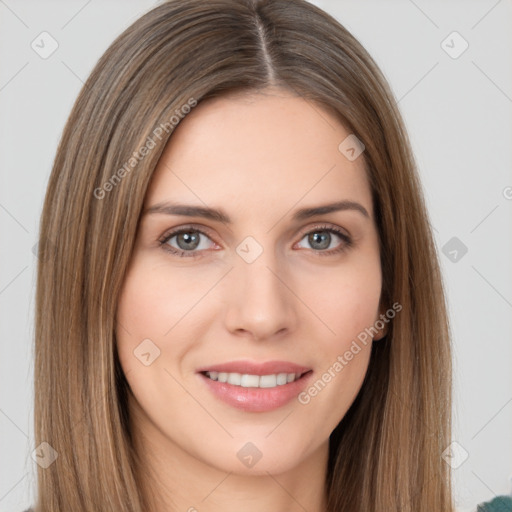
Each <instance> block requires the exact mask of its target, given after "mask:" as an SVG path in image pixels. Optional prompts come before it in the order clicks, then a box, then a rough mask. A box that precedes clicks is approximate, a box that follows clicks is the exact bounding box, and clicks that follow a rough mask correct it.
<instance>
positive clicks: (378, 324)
mask: <svg viewBox="0 0 512 512" xmlns="http://www.w3.org/2000/svg"><path fill="white" fill-rule="evenodd" d="M385 312H386V308H385V307H384V306H380V308H379V316H378V317H377V318H376V319H375V323H374V326H375V328H376V329H378V332H377V334H375V336H374V337H373V341H380V340H381V339H382V338H384V336H386V334H387V333H388V324H389V318H387V316H386V315H385Z"/></svg>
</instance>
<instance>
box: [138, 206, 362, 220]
mask: <svg viewBox="0 0 512 512" xmlns="http://www.w3.org/2000/svg"><path fill="white" fill-rule="evenodd" d="M347 210H352V211H356V212H359V213H361V214H362V215H363V216H364V217H366V218H368V219H369V218H370V215H369V213H368V211H367V210H366V208H365V207H364V206H363V205H362V204H360V203H357V202H355V201H338V202H335V203H329V204H324V205H320V206H314V207H311V208H301V209H299V210H297V211H296V212H295V213H294V214H293V216H292V220H294V221H301V220H305V219H309V218H310V217H314V216H316V215H325V214H326V213H331V212H337V211H347ZM154 213H160V214H166V215H183V216H186V217H204V218H205V219H210V220H213V221H218V222H222V223H224V224H232V220H231V218H230V217H229V215H228V214H227V213H226V212H225V211H224V210H222V209H220V208H209V207H204V206H192V205H186V204H173V203H166V202H164V203H158V204H155V205H153V206H150V207H148V208H147V209H146V210H144V212H143V215H148V214H154Z"/></svg>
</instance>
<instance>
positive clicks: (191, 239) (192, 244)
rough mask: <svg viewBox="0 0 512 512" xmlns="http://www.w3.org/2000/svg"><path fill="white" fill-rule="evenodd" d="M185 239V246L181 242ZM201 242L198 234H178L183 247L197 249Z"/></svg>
mask: <svg viewBox="0 0 512 512" xmlns="http://www.w3.org/2000/svg"><path fill="white" fill-rule="evenodd" d="M183 240H184V246H183V245H182V244H181V243H180V242H181V241H183ZM198 243H199V236H198V234H197V233H196V234H193V235H190V234H189V233H180V234H179V235H178V245H179V246H180V247H181V249H191V248H192V249H195V248H196V247H197V245H198Z"/></svg>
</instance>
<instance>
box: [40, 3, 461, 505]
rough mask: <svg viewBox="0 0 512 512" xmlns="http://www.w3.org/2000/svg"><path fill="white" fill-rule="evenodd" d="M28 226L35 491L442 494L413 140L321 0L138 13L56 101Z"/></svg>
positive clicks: (434, 321)
mask: <svg viewBox="0 0 512 512" xmlns="http://www.w3.org/2000/svg"><path fill="white" fill-rule="evenodd" d="M39 247H40V250H41V257H40V259H39V267H38V282H37V298H36V300H37V315H36V364H35V367H36V372H35V382H36V390H35V391H36V398H35V401H36V404H35V433H36V445H38V446H40V447H41V450H42V451H41V454H42V458H43V459H44V460H45V464H40V467H39V468H38V503H37V507H36V508H35V510H37V511H38V512H42V511H50V510H51V511H60V510H62V511H64V510H74V511H79V510H83V511H85V510H87V511H90V510H94V511H102V510H109V511H111V510H116V511H125V510H126V511H142V510H152V511H163V510H189V511H194V510H198V511H201V510H208V511H216V510H221V509H222V510H223V511H226V510H231V509H233V510H234V509H236V510H239V509H243V510H245V511H251V510H288V511H293V510H304V509H305V510H308V511H311V512H320V511H321V512H325V511H351V512H354V511H361V512H362V511H364V512H370V511H377V510H379V511H381V510H386V511H398V510H401V511H408V510H410V511H413V510H414V511H415V512H423V511H424V512H426V511H429V512H431V511H433V510H435V511H452V510H454V508H453V503H452V496H451V484H450V467H449V465H448V464H447V463H446V462H445V460H444V457H443V453H444V452H445V450H446V449H447V448H448V446H449V444H450V437H451V436H450V433H451V417H450V411H451V352H450V339H449V326H448V319H447V313H446V306H445V298H444V292H443V286H442V280H441V276H440V271H439V265H438V261H437V255H436V251H435V246H434V242H433V237H432V233H431V229H430V226H429V221H428V215H427V212H426V209H425V204H424V200H423V197H422V192H421V186H420V183H419V179H418V175H417V172H416V170H415V164H414V159H413V156H412V154H411V150H410V145H409V141H408V138H407V135H406V132H405V130H404V126H403V122H402V120H401V117H400V114H399V112H398V110H397V108H396V104H395V100H394V98H393V95H392V93H391V91H390V88H389V86H388V85H387V83H386V81H385V79H384V77H383V75H382V73H381V72H380V71H379V69H378V68H377V66H376V64H375V63H374V62H373V60H372V59H371V57H370V56H369V55H368V53H367V52H366V51H365V50H364V49H363V48H362V46H361V45H360V44H359V43H358V41H357V40H356V39H355V38H354V37H353V36H352V35H351V34H349V33H348V32H347V30H346V29H345V28H344V27H342V26H341V25H340V24H339V23H338V22H337V21H336V20H334V19H333V18H332V17H330V16H329V15H327V14H326V13H324V12H323V11H321V10H320V9H318V8H316V7H314V6H313V5H311V4H309V3H306V2H305V1H302V0H293V1H290V0H275V1H265V0H261V1H258V0H253V1H251V0H244V1H242V2H232V1H228V0H214V1H209V2H206V1H200V0H171V1H168V2H165V3H163V4H162V5H160V6H158V7H156V8H155V9H153V10H152V11H150V12H149V13H147V14H146V15H144V16H143V17H141V18H140V19H139V20H137V21H136V22H135V23H134V24H133V25H132V26H131V27H129V28H128V29H127V30H126V31H125V32H124V33H123V34H122V35H121V36H119V37H118V38H117V39H116V40H115V41H114V43H113V44H112V45H111V47H110V48H109V49H108V50H107V51H106V53H105V54H104V55H103V57H102V58H101V59H100V61H99V62H98V64H97V65H96V67H95V69H94V70H93V72H92V73H91V76H90V77H89V79H88V81H87V82H86V84H85V86H84V88H83V90H82V91H81V93H80V95H79V98H78V99H77V101H76V104H75V106H74V108H73V111H72V113H71V115H70V117H69V120H68V123H67V125H66V127H65V130H64V133H63V137H62V140H61V143H60V146H59V148H58V151H57V156H56V159H55V163H54V168H53V172H52V175H51V177H50V182H49V185H48V190H47V195H46V199H45V205H44V209H43V215H42V221H41V233H40V244H39ZM43 443H44V444H43Z"/></svg>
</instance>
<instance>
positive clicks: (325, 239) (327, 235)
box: [309, 231, 331, 249]
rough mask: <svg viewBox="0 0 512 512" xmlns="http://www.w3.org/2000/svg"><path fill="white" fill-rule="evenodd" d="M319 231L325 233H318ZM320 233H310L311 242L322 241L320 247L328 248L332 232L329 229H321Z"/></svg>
mask: <svg viewBox="0 0 512 512" xmlns="http://www.w3.org/2000/svg"><path fill="white" fill-rule="evenodd" d="M318 233H323V234H322V235H318ZM318 233H313V234H312V235H309V242H310V243H311V244H312V245H313V243H317V242H319V241H320V247H317V248H318V249H327V247H329V243H330V237H331V235H330V233H328V232H327V231H319V232H318Z"/></svg>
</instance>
